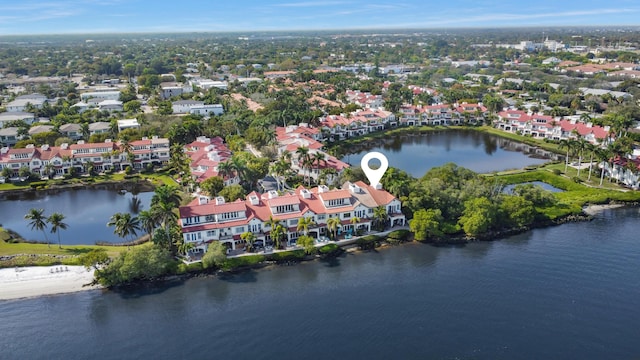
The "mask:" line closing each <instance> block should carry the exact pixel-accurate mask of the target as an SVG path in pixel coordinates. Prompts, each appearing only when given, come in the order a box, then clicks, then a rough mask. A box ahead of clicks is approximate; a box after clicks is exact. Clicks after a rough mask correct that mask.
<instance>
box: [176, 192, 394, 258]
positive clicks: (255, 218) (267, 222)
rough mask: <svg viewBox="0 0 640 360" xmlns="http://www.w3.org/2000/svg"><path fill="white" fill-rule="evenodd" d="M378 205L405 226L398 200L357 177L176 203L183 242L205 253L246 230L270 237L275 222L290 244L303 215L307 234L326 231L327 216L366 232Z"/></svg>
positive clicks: (345, 228) (343, 228) (234, 245)
mask: <svg viewBox="0 0 640 360" xmlns="http://www.w3.org/2000/svg"><path fill="white" fill-rule="evenodd" d="M378 207H383V208H384V209H385V210H386V212H387V215H388V225H390V226H402V225H405V222H406V219H405V216H404V214H402V207H401V203H400V201H399V200H398V199H396V198H395V197H394V196H393V195H391V194H390V193H389V192H387V191H385V190H383V189H376V188H373V187H371V186H369V185H367V184H365V183H364V182H361V181H358V182H355V183H350V182H347V183H345V184H344V185H343V186H342V188H340V189H329V188H328V187H327V186H324V185H321V186H319V187H316V188H312V189H307V188H305V187H302V186H301V187H299V188H297V189H296V190H295V191H291V192H288V193H285V194H278V192H276V191H269V192H268V193H264V194H259V193H256V192H252V193H250V194H248V195H247V196H246V198H245V199H244V200H237V201H234V202H231V203H227V202H225V201H224V199H223V198H221V197H217V198H215V199H209V198H207V197H204V196H199V197H198V198H196V199H194V200H193V201H192V202H191V203H190V204H188V205H186V206H181V207H180V220H179V223H180V227H181V229H182V236H183V238H184V241H185V242H187V243H192V244H193V246H194V247H193V248H192V250H191V252H194V253H197V252H205V251H206V250H207V247H208V245H209V244H210V243H211V242H213V241H220V242H222V243H223V244H225V246H227V247H228V248H229V249H232V250H235V249H240V248H243V247H244V241H243V240H242V239H241V234H242V233H245V232H251V233H253V234H254V235H255V236H256V238H257V243H258V244H263V245H264V244H267V243H269V242H270V241H272V239H271V231H272V230H273V229H272V222H273V221H276V222H278V223H280V224H281V225H282V226H284V228H285V229H286V230H287V231H286V239H285V241H286V243H287V244H288V245H291V244H293V243H295V240H296V239H297V238H298V237H299V236H300V235H303V234H302V233H301V232H300V231H299V230H298V223H299V221H300V219H301V218H310V219H312V220H313V223H314V224H313V225H311V226H310V227H309V231H308V235H309V236H312V237H314V238H320V237H322V236H328V235H329V229H328V228H327V220H328V219H331V218H338V219H339V220H340V225H339V226H338V230H339V232H340V233H348V234H351V233H356V232H359V231H360V232H363V233H366V232H370V231H372V224H373V221H374V210H375V209H376V208H378Z"/></svg>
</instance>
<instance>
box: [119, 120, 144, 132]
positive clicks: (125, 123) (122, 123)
mask: <svg viewBox="0 0 640 360" xmlns="http://www.w3.org/2000/svg"><path fill="white" fill-rule="evenodd" d="M124 129H140V123H138V119H122V120H118V131H122V130H124Z"/></svg>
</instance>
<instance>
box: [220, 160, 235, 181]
mask: <svg viewBox="0 0 640 360" xmlns="http://www.w3.org/2000/svg"><path fill="white" fill-rule="evenodd" d="M218 175H220V177H221V178H222V179H225V178H228V177H231V176H232V175H233V164H231V161H229V160H227V161H223V162H221V163H219V164H218Z"/></svg>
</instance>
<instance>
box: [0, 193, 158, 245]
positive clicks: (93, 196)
mask: <svg viewBox="0 0 640 360" xmlns="http://www.w3.org/2000/svg"><path fill="white" fill-rule="evenodd" d="M137 196H138V198H139V199H140V201H141V207H140V209H139V210H147V209H149V205H150V204H151V197H152V196H153V192H143V193H140V194H138V195H137ZM132 197H133V195H132V194H131V193H125V194H120V193H118V192H116V191H109V190H85V189H83V190H69V191H64V192H61V193H58V194H53V195H46V196H38V197H36V198H35V199H25V200H11V201H0V224H2V226H3V227H6V228H8V229H11V230H13V231H16V232H17V233H18V234H20V235H21V236H22V237H24V238H26V239H29V240H37V241H45V238H44V234H43V233H42V231H38V230H35V231H32V230H31V227H30V226H29V221H28V220H25V219H24V215H25V214H27V213H28V212H29V210H30V209H32V208H37V209H44V214H45V215H47V216H48V215H51V214H52V213H53V212H60V213H62V214H63V215H64V216H65V217H66V218H65V220H64V222H65V223H66V224H67V225H69V226H68V227H67V229H66V230H61V232H60V238H61V242H62V245H64V244H67V245H75V244H95V242H96V241H108V242H115V243H118V242H123V241H124V240H123V239H122V238H120V237H118V236H117V235H115V234H114V233H113V230H114V228H113V227H108V226H107V223H108V222H109V219H110V218H111V216H112V215H113V214H115V213H117V212H129V213H134V212H133V211H132V210H133V209H132V208H131V199H132ZM50 230H51V227H49V228H48V230H47V236H48V238H49V241H50V242H52V243H57V241H58V234H52V233H50ZM139 235H142V232H140V233H139ZM128 240H130V239H128Z"/></svg>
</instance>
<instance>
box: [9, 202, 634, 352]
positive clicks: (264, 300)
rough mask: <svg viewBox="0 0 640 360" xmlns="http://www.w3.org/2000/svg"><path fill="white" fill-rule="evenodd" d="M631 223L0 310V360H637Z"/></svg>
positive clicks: (613, 215) (629, 213)
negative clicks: (1, 359)
mask: <svg viewBox="0 0 640 360" xmlns="http://www.w3.org/2000/svg"><path fill="white" fill-rule="evenodd" d="M639 221H640V212H639V210H638V209H619V210H612V211H606V212H604V213H603V214H601V215H599V216H597V217H596V219H595V220H594V221H592V222H586V223H577V224H566V225H562V226H558V227H553V228H547V229H538V230H534V231H532V232H530V233H527V234H522V235H518V236H514V237H511V238H508V239H504V240H500V241H495V242H483V243H476V244H471V245H468V246H465V247H440V248H438V247H433V246H430V245H420V244H412V245H405V246H400V247H394V248H390V249H383V250H380V251H378V252H370V253H364V254H356V255H354V254H350V255H346V256H344V257H343V258H339V259H337V260H336V261H335V262H312V263H305V264H301V265H298V266H294V267H274V268H270V269H264V270H259V271H250V272H244V273H241V274H239V275H228V276H225V277H224V278H213V277H212V278H196V279H191V280H187V281H185V282H178V283H175V284H172V285H171V286H169V285H166V286H162V287H156V288H152V289H146V290H139V291H133V292H129V293H120V294H118V293H112V292H106V293H103V292H101V291H90V292H84V293H78V294H73V295H60V296H49V297H43V298H36V299H29V300H14V301H5V302H0V314H2V321H0V334H2V336H0V349H1V353H0V354H1V355H0V358H3V359H87V358H96V359H183V358H184V359H186V358H190V359H213V358H215V359H225V358H227V359H301V358H303V359H344V358H357V359H637V358H640V341H638V339H640V326H638V324H640V310H638V299H640V272H639V271H638V263H639V261H640V241H638V237H637V229H638V224H640V222H639ZM0 291H2V290H1V289H0Z"/></svg>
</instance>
